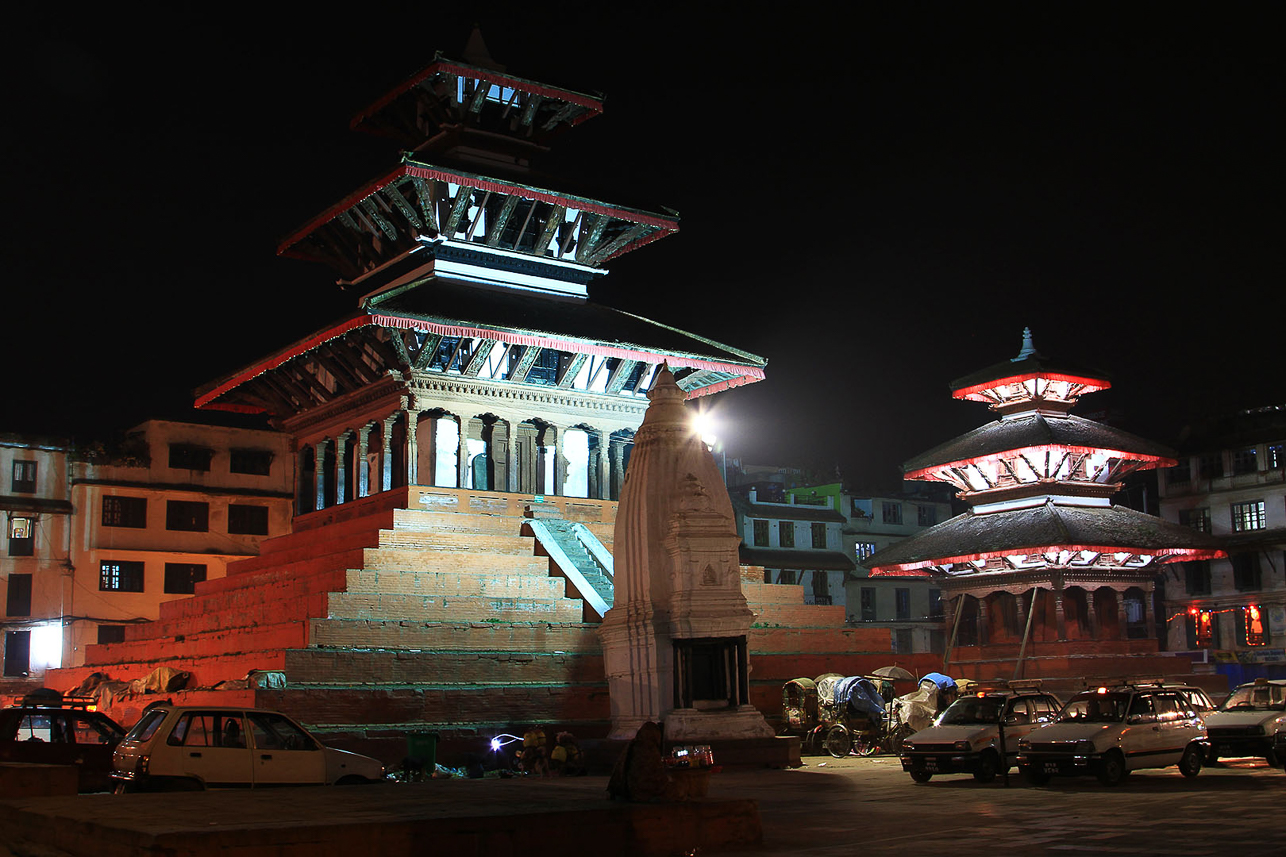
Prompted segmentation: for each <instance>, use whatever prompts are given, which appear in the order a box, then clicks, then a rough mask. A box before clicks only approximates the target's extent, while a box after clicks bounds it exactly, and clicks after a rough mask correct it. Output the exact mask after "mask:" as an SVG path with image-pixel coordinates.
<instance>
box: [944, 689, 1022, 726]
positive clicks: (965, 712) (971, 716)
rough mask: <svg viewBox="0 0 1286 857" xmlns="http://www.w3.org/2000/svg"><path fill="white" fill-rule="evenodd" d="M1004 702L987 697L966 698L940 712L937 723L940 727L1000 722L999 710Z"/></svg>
mask: <svg viewBox="0 0 1286 857" xmlns="http://www.w3.org/2000/svg"><path fill="white" fill-rule="evenodd" d="M1004 704H1005V702H1004V700H1003V699H997V698H995V697H988V696H966V697H963V698H961V699H957V700H956V701H955V702H953V703H951V707H950V708H948V709H947V710H946V711H944V712H942V718H941V719H940V720H939V721H938V725H940V726H959V725H961V724H965V723H996V722H999V720H1000V710H1001V709H1002V708H1003V707H1004Z"/></svg>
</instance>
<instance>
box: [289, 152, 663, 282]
mask: <svg viewBox="0 0 1286 857" xmlns="http://www.w3.org/2000/svg"><path fill="white" fill-rule="evenodd" d="M407 177H418V178H422V179H430V180H434V181H444V182H450V183H453V184H459V185H463V186H465V187H470V188H474V189H476V190H483V191H492V192H495V193H501V194H511V195H513V196H518V197H521V198H523V199H533V200H539V201H541V202H547V203H549V204H551V205H563V206H566V207H568V208H574V209H577V210H579V211H591V212H593V213H595V214H602V215H606V216H608V217H615V218H618V219H620V220H626V221H629V222H630V223H639V224H644V225H647V226H653V227H656V228H657V229H658V230H659V231H657V232H653V233H652V234H651V235H648V236H646V237H644V238H642V239H640V240H638V241H635V242H633V243H631V244H628V245H626V246H625V247H623V248H621V249H620V250H618V251H617V252H615V253H613V254H612V255H611V256H609V257H607V259H604V260H603V261H608V259H613V258H616V257H617V256H621V255H623V254H625V253H628V252H629V251H631V250H634V249H636V248H638V247H641V246H643V245H645V244H649V243H651V242H653V241H655V240H657V239H658V238H663V237H665V236H666V235H669V234H671V233H674V232H678V231H679V221H678V219H677V218H675V217H666V216H664V215H660V214H654V213H651V212H645V211H640V210H638V209H634V208H627V207H624V206H614V205H609V204H607V203H603V202H598V201H596V200H592V199H586V198H584V197H578V196H572V195H570V194H560V193H557V192H555V191H550V190H543V189H541V188H536V187H530V186H528V185H522V184H518V183H516V182H503V181H497V180H496V179H491V178H486V177H484V176H478V175H473V174H472V173H466V172H460V171H456V170H448V169H444V168H442V167H433V166H429V165H427V164H418V163H415V162H407V163H404V164H402V165H400V166H398V167H396V168H395V169H393V170H392V171H391V172H389V173H388V174H387V175H385V176H383V177H382V178H378V179H376V180H375V181H372V182H369V183H368V184H366V185H364V186H363V187H362V188H360V189H359V190H356V191H354V192H353V193H350V194H349V195H348V196H346V197H344V198H343V199H342V200H340V201H339V202H337V203H335V204H334V205H332V206H331V207H330V208H328V209H326V210H325V211H323V212H322V213H321V214H319V215H317V216H316V217H314V218H313V219H312V220H310V221H308V222H307V223H306V224H304V225H303V226H302V227H301V228H299V229H298V230H296V231H295V232H294V233H292V234H291V235H290V236H289V237H287V238H286V239H285V240H284V241H282V242H281V244H280V245H278V247H277V254H278V255H282V256H295V257H297V258H305V259H307V258H310V257H309V256H308V255H307V254H304V253H298V252H292V248H293V247H294V246H295V245H296V244H298V243H299V242H300V241H302V240H303V239H305V238H307V237H308V236H309V235H310V234H311V233H312V232H314V231H315V230H317V229H319V228H320V227H322V226H324V225H325V224H327V223H329V222H330V221H331V220H333V219H334V218H335V217H337V216H338V215H339V214H340V213H341V212H344V211H347V210H348V209H350V208H352V207H353V206H355V205H357V204H358V203H359V202H361V201H362V200H364V199H366V198H367V197H368V196H370V195H371V194H373V193H375V192H377V191H381V190H383V189H384V188H386V187H388V186H389V185H391V184H393V183H394V182H396V181H399V180H401V179H403V178H407Z"/></svg>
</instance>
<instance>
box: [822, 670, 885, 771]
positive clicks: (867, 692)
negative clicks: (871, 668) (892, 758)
mask: <svg viewBox="0 0 1286 857" xmlns="http://www.w3.org/2000/svg"><path fill="white" fill-rule="evenodd" d="M816 684H817V698H818V720H819V721H820V723H819V726H818V730H817V731H818V732H819V733H820V732H821V731H822V730H823V729H824V730H825V738H824V739H823V742H822V746H823V747H825V748H826V752H828V753H830V754H831V755H832V756H834V757H835V758H837V759H838V758H843V757H844V756H847V755H848V754H849V752H850V751H852V752H856V753H857V754H858V755H859V756H869V755H871V754H872V753H874V752H875V751H876V750H878V749H879V748H880V742H881V738H882V737H883V736H884V734H885V732H886V731H887V729H886V724H885V703H884V699H883V697H881V696H880V691H879V688H878V687H877V686H876V685H875V683H874V682H873V681H871V680H870V679H869V678H866V677H864V676H841V675H837V674H835V673H827V674H826V675H823V676H818V677H817V681H816Z"/></svg>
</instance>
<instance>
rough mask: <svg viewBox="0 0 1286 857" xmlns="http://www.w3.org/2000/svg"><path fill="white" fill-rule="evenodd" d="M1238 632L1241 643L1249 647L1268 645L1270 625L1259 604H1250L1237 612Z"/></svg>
mask: <svg viewBox="0 0 1286 857" xmlns="http://www.w3.org/2000/svg"><path fill="white" fill-rule="evenodd" d="M1237 631H1238V636H1240V637H1241V642H1242V643H1244V644H1245V645H1247V646H1264V645H1267V644H1268V623H1267V622H1266V621H1264V611H1263V610H1262V609H1260V607H1259V605H1258V604H1250V605H1247V606H1246V607H1243V608H1242V609H1241V610H1239V611H1237Z"/></svg>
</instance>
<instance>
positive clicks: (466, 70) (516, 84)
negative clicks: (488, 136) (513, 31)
mask: <svg viewBox="0 0 1286 857" xmlns="http://www.w3.org/2000/svg"><path fill="white" fill-rule="evenodd" d="M442 71H445V72H449V73H451V74H458V75H460V76H462V77H471V78H477V79H479V80H485V81H487V83H498V84H500V85H501V86H504V85H512V86H513V88H514V89H520V90H522V91H523V92H532V93H535V94H536V95H543V96H544V97H546V98H557V99H558V100H560V101H566V102H569V103H571V104H578V105H580V106H581V107H584V108H587V109H589V110H593V111H594V112H595V113H602V112H603V101H602V99H599V98H594V97H593V96H589V95H584V94H582V93H579V92H573V91H572V90H570V89H561V88H559V87H557V86H548V85H546V84H543V83H536V82H535V81H531V80H525V79H523V78H521V77H514V76H513V75H508V74H504V73H503V72H498V71H491V70H488V69H481V68H474V67H473V66H468V65H462V64H457V63H453V62H449V61H442V60H438V61H435V62H431V63H429V64H428V65H427V66H425V67H424V68H423V69H421V70H420V71H419V72H418V73H417V74H414V75H412V76H411V77H409V78H407V79H406V80H405V81H403V82H402V83H401V84H400V85H399V86H397V87H395V88H394V89H392V90H391V91H389V92H388V93H386V94H384V95H383V96H382V97H380V98H379V99H377V100H376V101H375V103H374V104H372V105H371V106H369V107H367V108H366V109H365V110H363V111H362V112H361V113H359V114H357V115H356V116H354V117H353V121H352V122H351V123H349V127H354V128H355V127H357V126H358V125H360V124H361V123H362V121H364V120H365V119H367V118H369V117H371V116H373V115H375V114H376V113H379V112H380V111H381V110H383V109H384V108H385V107H387V106H388V105H389V104H392V103H393V102H394V101H395V100H397V98H398V97H399V96H400V95H402V94H403V93H404V92H406V91H407V90H409V89H411V88H412V87H414V86H417V85H419V84H420V83H421V82H423V81H424V80H425V79H426V78H429V77H432V76H433V75H435V74H437V73H438V72H442ZM589 118H591V117H589V116H583V115H582V116H578V117H577V118H576V120H575V122H574V123H573V124H579V123H580V122H583V121H584V120H586V119H589Z"/></svg>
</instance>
